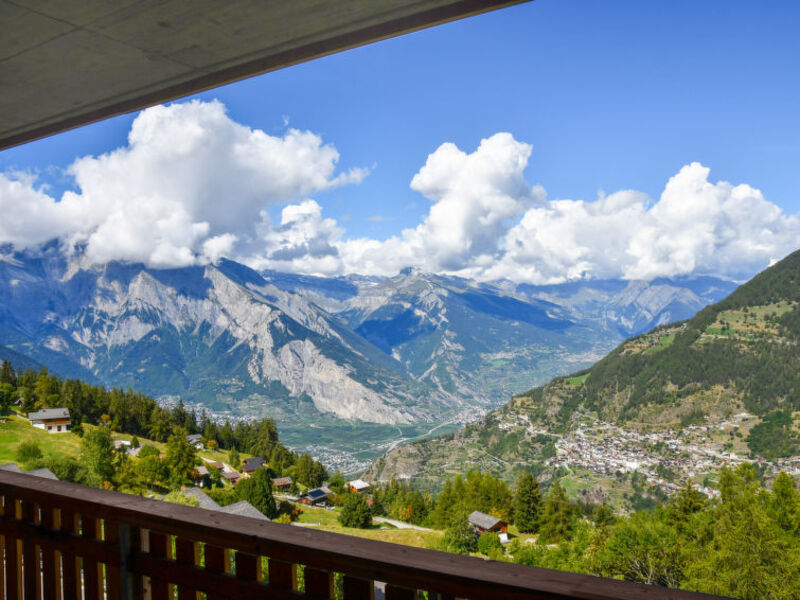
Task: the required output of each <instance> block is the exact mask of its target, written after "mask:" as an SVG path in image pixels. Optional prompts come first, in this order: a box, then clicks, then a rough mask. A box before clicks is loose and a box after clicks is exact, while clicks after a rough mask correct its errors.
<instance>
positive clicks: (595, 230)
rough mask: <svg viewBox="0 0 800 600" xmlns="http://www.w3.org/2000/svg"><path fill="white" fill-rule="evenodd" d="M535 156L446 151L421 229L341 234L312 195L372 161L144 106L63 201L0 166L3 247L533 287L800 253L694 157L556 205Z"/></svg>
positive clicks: (798, 226) (420, 185) (310, 137)
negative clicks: (648, 178) (647, 181)
mask: <svg viewBox="0 0 800 600" xmlns="http://www.w3.org/2000/svg"><path fill="white" fill-rule="evenodd" d="M531 150H532V148H531V146H530V145H528V144H525V143H522V142H519V141H517V140H515V139H514V137H513V136H512V135H511V134H509V133H498V134H495V135H493V136H491V137H489V138H487V139H484V140H482V141H481V143H480V145H479V146H478V148H477V149H475V150H474V151H473V152H471V153H468V152H465V151H463V150H461V149H459V148H458V147H456V146H455V145H454V144H452V143H445V144H442V145H441V146H440V147H439V148H438V149H436V150H435V151H434V152H433V153H432V154H430V155H429V156H428V158H427V160H426V162H425V164H424V165H423V166H422V167H421V168H420V170H419V172H418V173H417V174H416V175H414V177H413V179H412V180H411V188H412V189H414V190H416V191H418V192H419V193H420V194H422V195H423V196H424V197H425V198H427V199H428V201H430V208H429V210H428V213H427V214H426V215H425V216H424V217H423V219H422V220H421V222H420V223H419V225H417V226H416V227H412V228H408V229H405V230H403V231H401V232H400V233H398V234H397V235H394V236H392V237H390V238H388V239H386V240H375V239H369V238H348V237H347V236H346V233H345V230H344V228H343V227H342V226H341V225H340V224H339V223H337V222H336V221H335V220H333V219H331V218H327V217H325V216H324V215H323V210H322V207H321V206H320V204H318V203H317V202H316V201H315V200H312V199H309V198H308V196H309V195H310V194H313V193H314V192H318V191H321V190H325V189H327V188H330V187H332V186H337V185H343V184H347V183H357V182H359V181H361V180H362V179H363V177H364V176H365V175H366V171H365V170H363V169H353V170H350V171H347V172H344V173H338V174H337V172H336V164H337V162H338V159H339V155H338V153H337V151H336V149H335V148H334V147H333V146H330V145H325V144H323V142H322V140H321V139H320V138H319V136H317V135H315V134H313V133H310V132H301V131H297V130H294V129H291V130H289V131H287V132H286V134H285V135H284V136H282V137H273V136H269V135H267V134H265V133H264V132H263V131H259V130H252V129H250V128H248V127H245V126H243V125H240V124H237V123H235V122H234V121H232V120H231V119H230V118H229V117H228V116H227V115H226V114H225V109H224V107H223V106H222V105H221V104H219V103H218V102H211V103H201V102H189V103H184V104H173V105H171V106H168V107H163V106H162V107H156V108H152V109H148V110H146V111H143V112H142V113H141V114H140V115H139V116H138V117H137V118H136V120H135V121H134V124H133V126H132V128H131V132H130V135H129V139H128V144H127V145H126V146H124V147H122V148H119V149H117V150H115V151H113V152H110V153H108V154H104V155H102V156H98V157H84V158H81V159H78V160H76V161H75V163H74V164H73V165H72V166H71V167H70V173H71V174H72V176H73V177H74V178H75V183H76V185H77V189H78V190H79V192H77V193H75V192H67V193H65V194H64V195H63V197H62V198H61V199H60V201H56V200H55V199H53V198H52V197H50V196H49V195H48V194H47V193H46V190H44V189H42V188H37V187H36V185H35V181H33V180H32V178H30V177H28V176H25V175H20V174H8V173H6V174H0V212H1V213H2V214H3V215H4V218H3V220H2V221H0V243H8V242H10V243H11V244H13V245H15V246H17V247H31V246H35V245H37V244H40V243H42V242H44V241H47V240H49V239H51V238H53V237H59V238H61V239H62V240H63V241H64V244H65V247H66V248H74V247H78V246H80V248H81V249H82V252H83V256H84V257H85V259H86V260H90V261H92V262H100V263H102V262H107V261H110V260H125V261H140V262H145V263H147V264H149V265H151V266H154V267H172V266H183V265H190V264H197V263H204V262H207V261H215V260H217V259H219V258H220V257H223V256H227V257H232V258H235V259H238V260H241V261H243V262H246V263H247V264H249V265H251V266H253V267H256V268H271V269H278V270H287V271H294V272H300V273H309V274H321V275H337V274H342V273H362V274H375V275H393V274H395V273H397V272H398V271H399V270H400V269H402V268H404V267H407V266H414V267H419V268H421V269H424V270H426V271H434V272H440V273H442V272H444V273H452V274H458V275H462V276H467V277H474V278H477V279H482V280H491V279H499V278H509V279H512V280H516V281H526V282H532V283H545V282H557V281H564V280H570V279H577V278H581V277H593V278H617V277H624V278H628V279H651V278H654V277H659V276H677V275H684V274H715V275H726V276H730V277H736V278H740V277H747V276H749V275H752V274H753V273H755V272H756V271H758V270H760V269H762V268H764V267H765V266H767V265H768V264H769V263H770V262H772V261H775V260H777V259H780V258H781V257H783V256H784V255H786V254H788V253H789V252H791V251H792V250H794V249H796V248H797V247H798V246H800V219H798V217H796V216H790V215H786V214H784V213H783V211H782V210H781V209H780V208H779V207H778V206H776V205H775V204H773V203H771V202H769V201H767V200H766V199H765V198H764V197H763V194H762V193H761V192H760V191H759V190H757V189H755V188H753V187H750V186H749V185H746V184H741V185H733V184H730V183H727V182H724V181H719V182H716V183H713V182H711V181H709V174H710V172H709V169H708V168H706V167H704V166H702V165H700V164H699V163H691V164H689V165H687V166H685V167H683V168H682V169H681V170H680V171H679V172H678V173H677V174H675V175H674V176H673V177H672V178H670V179H669V181H668V182H667V184H666V186H665V188H664V191H663V193H662V194H661V196H660V198H659V199H658V200H656V201H654V200H652V199H650V198H648V197H647V196H646V195H645V194H642V193H640V192H636V191H632V190H622V191H618V192H615V193H612V194H609V195H601V196H600V197H599V198H598V199H597V200H595V201H592V202H587V201H583V200H568V199H555V200H548V199H547V197H546V194H545V191H544V190H543V189H542V188H541V187H540V186H532V185H530V184H529V183H528V182H527V181H526V179H525V177H524V171H525V169H526V168H527V166H528V163H529V161H530V156H531ZM274 206H282V211H281V216H280V221H279V222H278V223H277V224H274V223H272V222H271V220H270V218H269V215H268V212H267V210H268V209H269V208H270V207H274ZM374 208H375V207H373V206H370V209H374ZM342 220H343V221H344V220H345V219H344V218H343V219H342Z"/></svg>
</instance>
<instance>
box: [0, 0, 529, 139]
mask: <svg viewBox="0 0 800 600" xmlns="http://www.w3.org/2000/svg"><path fill="white" fill-rule="evenodd" d="M520 1H522V0H351V1H346V0H261V1H249V2H245V1H243V0H238V1H234V0H113V1H109V0H67V1H63V2H53V1H52V0H24V1H23V0H18V1H10V0H0V27H2V35H0V149H3V148H8V147H11V146H14V145H17V144H22V143H24V142H28V141H31V140H34V139H37V138H41V137H44V136H48V135H52V134H54V133H58V132H60V131H64V130H67V129H71V128H73V127H78V126H80V125H85V124H87V123H92V122H94V121H98V120H101V119H104V118H107V117H111V116H114V115H119V114H123V113H127V112H131V111H134V110H138V109H141V108H144V107H146V106H151V105H153V104H158V103H160V102H166V101H168V100H173V99H175V98H180V97H183V96H187V95H189V94H193V93H196V92H200V91H203V90H207V89H209V88H213V87H216V86H219V85H222V84H225V83H230V82H232V81H237V80H239V79H244V78H247V77H251V76H253V75H257V74H260V73H266V72H268V71H273V70H276V69H280V68H282V67H286V66H289V65H293V64H296V63H299V62H303V61H306V60H310V59H313V58H317V57H320V56H325V55H327V54H332V53H334V52H339V51H341V50H345V49H347V48H352V47H355V46H360V45H363V44H367V43H369V42H374V41H377V40H381V39H385V38H388V37H392V36H395V35H400V34H403V33H407V32H410V31H414V30H418V29H422V28H424V27H429V26H431V25H437V24H439V23H444V22H447V21H452V20H455V19H459V18H462V17H466V16H470V15H475V14H478V13H482V12H486V11H489V10H492V9H496V8H501V7H503V6H508V5H511V4H517V3H519V2H520Z"/></svg>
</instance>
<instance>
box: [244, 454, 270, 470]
mask: <svg viewBox="0 0 800 600" xmlns="http://www.w3.org/2000/svg"><path fill="white" fill-rule="evenodd" d="M265 462H267V461H265V460H264V459H263V458H261V457H260V456H253V457H251V458H246V459H245V461H244V463H243V464H242V469H243V470H245V471H247V472H248V473H249V472H250V471H255V470H256V469H258V468H259V467H261V466H262V465H263V464H264V463H265Z"/></svg>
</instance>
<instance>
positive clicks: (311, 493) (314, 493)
mask: <svg viewBox="0 0 800 600" xmlns="http://www.w3.org/2000/svg"><path fill="white" fill-rule="evenodd" d="M303 496H305V497H306V498H308V499H309V500H322V499H323V498H327V497H328V494H327V493H325V491H324V490H322V489H320V488H314V489H313V490H308V491H307V492H306V493H305V494H303Z"/></svg>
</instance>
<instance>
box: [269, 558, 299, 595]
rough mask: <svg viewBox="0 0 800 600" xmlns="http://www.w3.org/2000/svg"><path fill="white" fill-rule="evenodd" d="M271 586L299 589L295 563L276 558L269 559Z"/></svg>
mask: <svg viewBox="0 0 800 600" xmlns="http://www.w3.org/2000/svg"><path fill="white" fill-rule="evenodd" d="M269 587H275V588H278V589H282V590H296V589H297V572H296V568H295V565H293V564H291V563H287V562H283V561H281V560H277V559H275V558H270V559H269Z"/></svg>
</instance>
